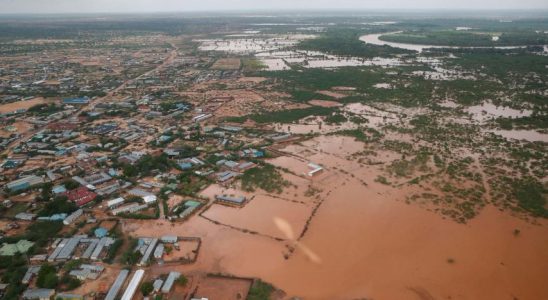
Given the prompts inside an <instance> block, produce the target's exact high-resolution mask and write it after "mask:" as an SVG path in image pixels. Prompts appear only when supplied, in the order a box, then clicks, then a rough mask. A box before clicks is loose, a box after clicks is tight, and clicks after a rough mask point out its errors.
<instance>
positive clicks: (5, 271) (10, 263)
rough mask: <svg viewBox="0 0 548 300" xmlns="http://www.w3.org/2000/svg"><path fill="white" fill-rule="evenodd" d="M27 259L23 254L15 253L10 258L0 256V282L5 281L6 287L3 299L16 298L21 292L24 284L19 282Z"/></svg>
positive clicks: (13, 299)
mask: <svg viewBox="0 0 548 300" xmlns="http://www.w3.org/2000/svg"><path fill="white" fill-rule="evenodd" d="M26 264H27V259H26V257H25V256H23V255H19V254H18V255H15V256H13V257H10V258H5V257H0V270H1V271H2V272H1V277H0V282H2V283H7V284H8V287H7V289H6V291H5V294H4V296H3V297H2V299H3V300H17V299H19V296H20V295H21V294H22V293H23V291H24V290H25V288H26V286H25V285H23V284H22V283H21V280H22V279H23V276H24V275H25V272H26V271H27V268H26Z"/></svg>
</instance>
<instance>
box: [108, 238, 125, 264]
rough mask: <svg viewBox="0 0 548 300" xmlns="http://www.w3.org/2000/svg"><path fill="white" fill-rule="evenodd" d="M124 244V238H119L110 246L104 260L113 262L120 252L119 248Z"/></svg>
mask: <svg viewBox="0 0 548 300" xmlns="http://www.w3.org/2000/svg"><path fill="white" fill-rule="evenodd" d="M123 244H124V240H123V239H117V240H116V241H115V242H114V244H112V245H111V246H110V247H109V248H108V252H107V256H106V257H105V258H104V259H103V261H104V262H106V263H108V264H111V263H112V262H113V261H114V258H115V257H116V254H118V250H120V248H121V247H122V245H123Z"/></svg>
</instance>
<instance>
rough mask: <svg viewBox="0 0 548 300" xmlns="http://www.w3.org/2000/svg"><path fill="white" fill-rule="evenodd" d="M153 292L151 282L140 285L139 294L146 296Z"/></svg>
mask: <svg viewBox="0 0 548 300" xmlns="http://www.w3.org/2000/svg"><path fill="white" fill-rule="evenodd" d="M153 290H154V286H153V285H152V282H150V281H147V282H144V283H143V284H141V293H142V294H143V296H145V297H146V296H148V295H149V294H150V293H152V291H153Z"/></svg>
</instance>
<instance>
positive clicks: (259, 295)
mask: <svg viewBox="0 0 548 300" xmlns="http://www.w3.org/2000/svg"><path fill="white" fill-rule="evenodd" d="M273 291H274V287H273V286H272V285H270V284H268V283H266V282H264V281H262V280H260V279H258V280H255V281H254V282H253V285H252V286H251V289H250V290H249V294H248V295H247V300H268V299H270V295H271V294H272V292H273Z"/></svg>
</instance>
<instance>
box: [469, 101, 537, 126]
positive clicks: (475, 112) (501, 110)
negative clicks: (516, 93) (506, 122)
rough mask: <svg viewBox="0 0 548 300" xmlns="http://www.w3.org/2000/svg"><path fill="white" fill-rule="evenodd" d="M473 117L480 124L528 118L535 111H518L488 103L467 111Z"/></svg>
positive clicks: (472, 107)
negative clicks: (492, 120) (506, 119)
mask: <svg viewBox="0 0 548 300" xmlns="http://www.w3.org/2000/svg"><path fill="white" fill-rule="evenodd" d="M466 111H467V112H468V113H470V114H471V115H472V118H473V119H474V120H476V121H478V122H485V121H487V120H490V119H493V118H499V117H503V118H520V117H528V116H530V115H531V114H532V113H533V111H531V110H526V109H524V110H517V109H513V108H510V107H504V106H496V105H494V104H493V103H490V102H486V103H483V104H482V105H476V106H470V107H468V108H467V109H466Z"/></svg>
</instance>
